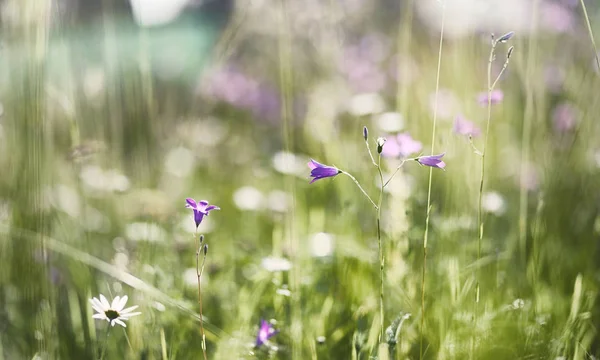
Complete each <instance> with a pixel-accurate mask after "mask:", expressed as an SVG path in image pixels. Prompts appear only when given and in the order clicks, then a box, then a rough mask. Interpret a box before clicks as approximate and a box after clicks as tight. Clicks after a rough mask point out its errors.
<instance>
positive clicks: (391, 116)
mask: <svg viewBox="0 0 600 360" xmlns="http://www.w3.org/2000/svg"><path fill="white" fill-rule="evenodd" d="M375 123H376V124H377V127H378V128H379V129H380V130H381V131H383V132H386V133H394V132H398V131H400V130H402V129H404V117H403V116H402V114H400V113H397V112H386V113H383V114H381V115H379V116H377V117H375Z"/></svg>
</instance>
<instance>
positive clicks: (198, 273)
mask: <svg viewBox="0 0 600 360" xmlns="http://www.w3.org/2000/svg"><path fill="white" fill-rule="evenodd" d="M194 237H195V238H196V276H197V277H198V305H199V306H200V335H201V336H202V355H203V356H204V360H207V359H208V357H207V356H206V335H205V334H204V317H203V315H202V274H203V273H204V263H205V262H206V251H203V252H204V257H203V258H202V266H200V252H201V251H202V243H204V235H200V237H198V232H197V231H196V233H195V234H194Z"/></svg>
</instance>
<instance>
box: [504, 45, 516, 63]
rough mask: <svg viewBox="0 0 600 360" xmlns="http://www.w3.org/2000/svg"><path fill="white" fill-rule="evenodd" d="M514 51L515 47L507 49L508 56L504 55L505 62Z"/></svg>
mask: <svg viewBox="0 0 600 360" xmlns="http://www.w3.org/2000/svg"><path fill="white" fill-rule="evenodd" d="M514 49H515V47H514V46H511V47H510V48H509V49H508V54H506V60H508V59H510V56H511V55H512V53H513V50H514Z"/></svg>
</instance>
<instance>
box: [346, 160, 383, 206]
mask: <svg viewBox="0 0 600 360" xmlns="http://www.w3.org/2000/svg"><path fill="white" fill-rule="evenodd" d="M340 172H341V173H342V174H344V175H346V176H348V177H349V178H350V179H352V181H354V183H355V184H356V186H358V188H359V189H360V191H362V193H363V194H364V195H365V196H366V197H367V199H369V201H370V202H371V204H373V206H374V207H375V209H378V208H379V207H378V206H377V204H375V201H373V199H371V197H370V196H369V194H367V192H366V191H365V189H363V187H362V186H360V183H359V182H358V180H356V178H355V177H354V176H352V175H350V173H347V172H345V171H344V170H340Z"/></svg>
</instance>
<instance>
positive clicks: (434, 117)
mask: <svg viewBox="0 0 600 360" xmlns="http://www.w3.org/2000/svg"><path fill="white" fill-rule="evenodd" d="M445 23H446V3H445V1H444V2H443V3H442V26H441V29H440V45H439V50H438V63H437V72H436V77H435V101H434V108H433V127H432V129H431V154H433V152H434V147H435V128H436V125H437V110H438V97H439V94H440V73H441V68H442V49H443V46H444V26H445ZM432 182H433V168H432V167H430V168H429V182H428V185H427V215H426V217H425V234H424V235H423V268H422V273H421V329H420V333H421V341H420V344H419V354H420V355H419V358H420V359H422V358H423V355H424V354H423V338H424V336H425V334H424V331H425V268H426V266H427V240H428V238H429V219H430V215H431V183H432Z"/></svg>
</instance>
